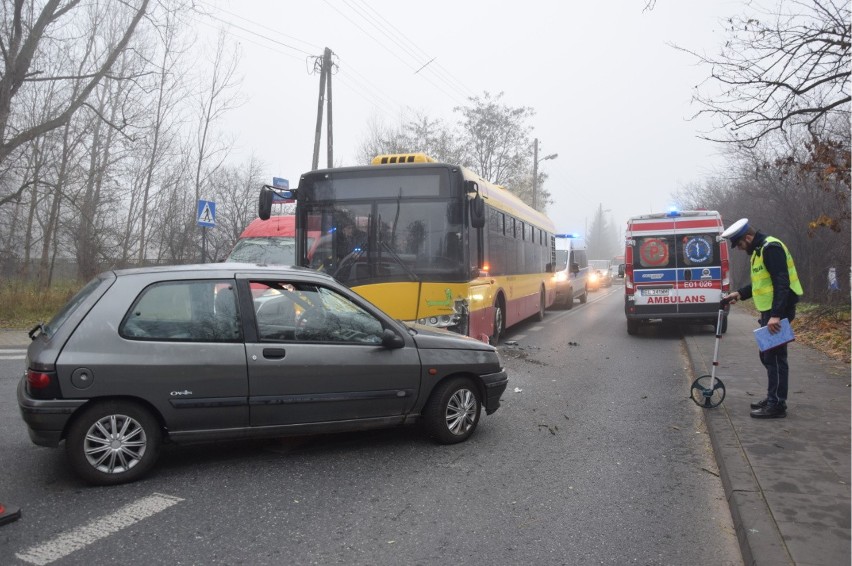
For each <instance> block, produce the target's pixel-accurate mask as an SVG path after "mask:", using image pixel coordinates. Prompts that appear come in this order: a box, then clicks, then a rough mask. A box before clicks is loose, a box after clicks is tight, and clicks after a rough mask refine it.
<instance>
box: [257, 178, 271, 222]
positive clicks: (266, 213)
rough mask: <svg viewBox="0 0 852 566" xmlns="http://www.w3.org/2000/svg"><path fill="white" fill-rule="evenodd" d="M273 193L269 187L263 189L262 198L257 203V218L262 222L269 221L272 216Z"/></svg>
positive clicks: (261, 190)
mask: <svg viewBox="0 0 852 566" xmlns="http://www.w3.org/2000/svg"><path fill="white" fill-rule="evenodd" d="M272 197H273V194H272V191H271V190H269V189H268V188H267V187H265V186H264V187H261V189H260V198H259V199H258V203H257V217H258V218H260V219H261V220H269V217H270V216H272Z"/></svg>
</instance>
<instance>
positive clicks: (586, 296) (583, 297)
mask: <svg viewBox="0 0 852 566" xmlns="http://www.w3.org/2000/svg"><path fill="white" fill-rule="evenodd" d="M588 300H589V288H588V287H583V294H582V295H580V303H581V304H584V305H585V304H586V301H588Z"/></svg>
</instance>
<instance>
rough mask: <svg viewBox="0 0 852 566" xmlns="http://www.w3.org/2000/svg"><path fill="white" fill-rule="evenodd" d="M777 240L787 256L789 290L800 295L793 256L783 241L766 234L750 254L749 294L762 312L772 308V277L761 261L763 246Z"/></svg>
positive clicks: (800, 286) (799, 285)
mask: <svg viewBox="0 0 852 566" xmlns="http://www.w3.org/2000/svg"><path fill="white" fill-rule="evenodd" d="M772 242H778V243H779V244H780V245H781V248H782V249H783V250H784V255H786V256H787V273H789V274H790V290H791V291H793V292H794V293H796V294H797V295H800V296H801V295H802V294H803V293H804V291H803V290H802V284H801V282H799V274H798V273H796V266H795V264H794V263H793V256H792V255H790V251H789V250H788V249H787V246H785V245H784V242H782V241H781V240H779V239H778V238H774V237H772V236H767V237H766V241H764V242H763V245H762V246H761V247H760V249H759V250H754V252H752V254H751V296H752V298H753V299H754V306H755V307H757V310H759V311H761V312H763V311H768V310H771V309H772V293H773V288H772V278H771V277H770V276H769V271H767V270H766V266H765V265H764V263H763V248H765V247H766V246H767V244H771V243H772Z"/></svg>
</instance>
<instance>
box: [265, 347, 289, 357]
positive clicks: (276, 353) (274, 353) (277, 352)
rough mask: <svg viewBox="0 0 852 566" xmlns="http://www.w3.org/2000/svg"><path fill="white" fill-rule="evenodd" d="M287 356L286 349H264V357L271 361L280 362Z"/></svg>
mask: <svg viewBox="0 0 852 566" xmlns="http://www.w3.org/2000/svg"><path fill="white" fill-rule="evenodd" d="M286 355H287V350H285V349H284V348H264V349H263V357H264V358H267V359H270V360H280V359H281V358H283V357H284V356H286Z"/></svg>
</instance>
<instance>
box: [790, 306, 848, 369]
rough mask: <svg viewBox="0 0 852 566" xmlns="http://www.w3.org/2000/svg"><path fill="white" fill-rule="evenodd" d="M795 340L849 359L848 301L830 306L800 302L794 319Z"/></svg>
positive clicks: (845, 359)
mask: <svg viewBox="0 0 852 566" xmlns="http://www.w3.org/2000/svg"><path fill="white" fill-rule="evenodd" d="M793 330H794V331H795V332H796V340H798V341H800V342H802V343H804V344H807V345H808V346H810V347H812V348H815V349H817V350H819V351H821V352H824V353H825V354H827V355H829V356H830V357H832V358H834V359H835V360H842V361H844V362H846V363H849V361H850V340H849V335H850V316H849V305H844V306H839V307H830V306H821V305H813V304H803V305H800V308H798V309H797V311H796V318H795V319H794V320H793Z"/></svg>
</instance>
